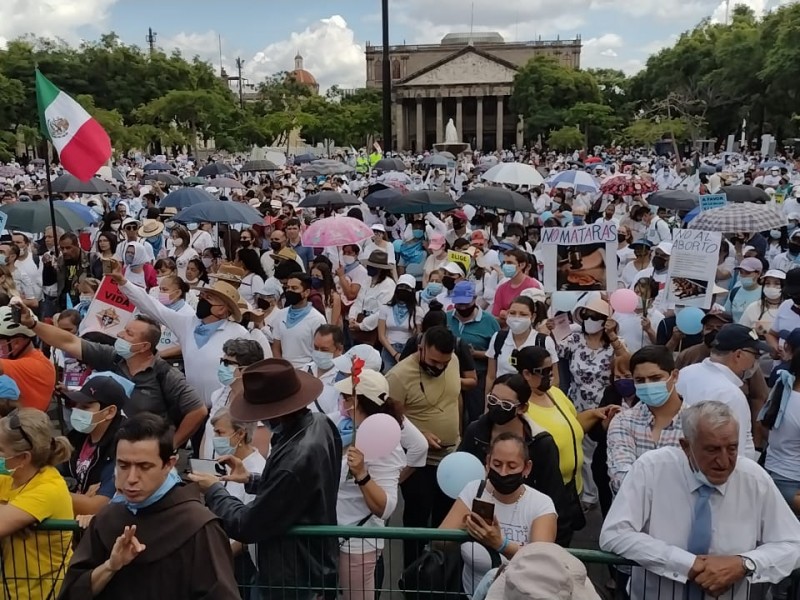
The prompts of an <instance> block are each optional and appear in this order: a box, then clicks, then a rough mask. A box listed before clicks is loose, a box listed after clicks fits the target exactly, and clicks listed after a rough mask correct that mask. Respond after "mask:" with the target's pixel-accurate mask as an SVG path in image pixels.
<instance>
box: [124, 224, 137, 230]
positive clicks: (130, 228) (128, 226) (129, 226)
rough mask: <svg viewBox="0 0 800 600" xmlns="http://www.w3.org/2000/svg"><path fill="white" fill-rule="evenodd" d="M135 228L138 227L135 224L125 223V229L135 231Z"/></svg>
mask: <svg viewBox="0 0 800 600" xmlns="http://www.w3.org/2000/svg"><path fill="white" fill-rule="evenodd" d="M137 229H139V228H138V227H137V226H136V225H126V226H125V231H136V230H137Z"/></svg>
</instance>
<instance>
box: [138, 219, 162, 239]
mask: <svg viewBox="0 0 800 600" xmlns="http://www.w3.org/2000/svg"><path fill="white" fill-rule="evenodd" d="M163 231H164V223H162V222H161V221H159V220H158V219H145V220H144V223H143V224H142V226H141V227H139V232H138V233H139V237H141V238H151V237H156V236H158V235H161V233H162V232H163Z"/></svg>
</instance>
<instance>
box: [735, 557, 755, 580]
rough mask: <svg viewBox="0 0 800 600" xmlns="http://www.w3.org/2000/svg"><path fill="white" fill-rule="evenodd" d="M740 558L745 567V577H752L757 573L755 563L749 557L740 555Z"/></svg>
mask: <svg viewBox="0 0 800 600" xmlns="http://www.w3.org/2000/svg"><path fill="white" fill-rule="evenodd" d="M739 557H740V558H741V559H742V566H743V567H744V576H745V577H750V576H751V575H752V574H753V573H755V572H756V563H755V561H754V560H753V559H752V558H750V557H749V556H741V555H739Z"/></svg>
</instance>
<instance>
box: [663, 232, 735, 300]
mask: <svg viewBox="0 0 800 600" xmlns="http://www.w3.org/2000/svg"><path fill="white" fill-rule="evenodd" d="M672 239H673V242H672V254H671V255H670V257H669V276H668V279H667V302H668V303H669V302H673V303H675V304H678V305H681V306H696V307H699V308H711V303H712V301H713V295H714V281H715V280H716V277H717V263H718V262H719V248H720V244H721V243H722V234H721V233H719V232H718V231H697V230H695V229H676V230H675V231H674V232H673V236H672Z"/></svg>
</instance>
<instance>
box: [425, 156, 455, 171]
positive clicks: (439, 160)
mask: <svg viewBox="0 0 800 600" xmlns="http://www.w3.org/2000/svg"><path fill="white" fill-rule="evenodd" d="M422 164H423V165H425V166H426V167H445V168H446V167H449V166H450V161H449V160H447V159H446V158H445V157H444V156H442V155H441V154H431V155H430V156H427V157H425V158H423V159H422Z"/></svg>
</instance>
